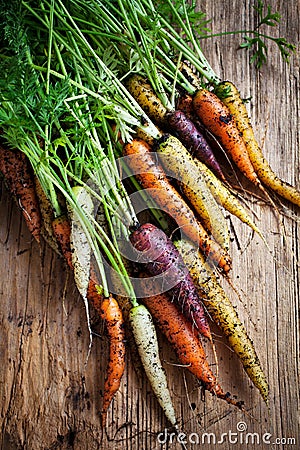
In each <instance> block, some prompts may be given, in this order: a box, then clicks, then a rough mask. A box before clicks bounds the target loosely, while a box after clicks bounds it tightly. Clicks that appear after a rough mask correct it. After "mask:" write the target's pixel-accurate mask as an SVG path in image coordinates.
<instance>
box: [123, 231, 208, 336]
mask: <svg viewBox="0 0 300 450" xmlns="http://www.w3.org/2000/svg"><path fill="white" fill-rule="evenodd" d="M130 242H131V243H132V245H133V247H134V249H135V250H137V252H138V253H137V261H138V262H139V263H140V264H142V265H143V267H144V270H145V271H146V272H147V273H149V274H151V275H153V276H155V278H156V279H157V280H158V281H160V282H161V283H162V284H161V290H162V292H166V291H168V294H169V295H170V296H171V297H172V300H174V302H175V303H176V305H177V307H178V308H179V309H181V310H182V311H183V314H184V315H185V316H186V317H187V318H188V319H189V320H190V322H191V323H192V324H194V325H195V326H196V327H197V328H198V330H199V332H200V333H201V334H203V336H205V337H206V338H208V339H209V340H210V341H211V342H212V336H211V333H210V329H209V325H208V321H207V318H206V316H205V311H204V308H203V305H202V301H201V298H200V296H199V295H198V292H197V290H196V288H195V286H194V284H193V281H192V278H191V276H190V273H189V271H188V269H187V268H186V266H185V264H184V262H183V259H182V257H181V255H180V253H179V251H178V250H177V249H176V248H175V247H174V245H173V243H172V241H171V239H169V238H168V236H167V235H166V234H165V233H164V232H163V231H162V230H160V229H159V228H157V227H156V226H155V225H152V224H150V223H146V224H143V225H140V226H139V228H137V229H136V230H135V231H133V232H132V233H131V235H130Z"/></svg>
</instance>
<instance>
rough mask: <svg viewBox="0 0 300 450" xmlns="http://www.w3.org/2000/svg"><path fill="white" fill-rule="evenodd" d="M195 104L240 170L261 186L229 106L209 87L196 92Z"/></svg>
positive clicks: (198, 112)
mask: <svg viewBox="0 0 300 450" xmlns="http://www.w3.org/2000/svg"><path fill="white" fill-rule="evenodd" d="M193 104H194V109H195V113H196V114H197V116H198V117H199V118H200V120H201V121H202V123H203V124H204V125H205V126H206V127H207V128H208V130H209V131H210V132H211V133H212V134H213V135H214V136H215V137H216V138H217V139H218V140H219V142H220V143H221V145H222V146H223V148H224V150H225V151H226V152H227V153H228V155H229V156H230V158H231V159H232V160H233V161H234V162H235V164H236V165H237V167H238V168H239V169H240V171H241V172H242V173H243V174H244V175H245V176H246V177H247V178H248V179H249V180H250V181H252V182H253V183H254V184H255V185H258V186H260V181H259V179H258V176H257V174H256V172H255V170H254V168H253V165H252V163H251V161H250V158H249V155H248V151H247V148H246V144H245V142H244V140H243V137H242V136H241V133H240V132H239V131H238V129H237V126H236V122H235V120H234V118H233V116H232V114H230V111H229V109H228V107H227V106H226V105H224V103H223V102H222V101H221V100H220V99H219V97H217V95H216V94H214V93H213V92H210V91H209V90H207V89H199V90H198V91H197V92H196V94H195V96H194V100H193Z"/></svg>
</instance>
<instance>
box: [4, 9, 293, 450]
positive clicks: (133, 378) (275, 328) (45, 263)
mask: <svg viewBox="0 0 300 450" xmlns="http://www.w3.org/2000/svg"><path fill="white" fill-rule="evenodd" d="M253 3H254V2H252V1H250V2H248V1H242V2H241V1H238V0H222V1H221V0H215V1H213V2H212V1H202V2H200V1H199V6H200V7H201V9H202V10H203V11H205V12H206V13H207V17H208V18H211V19H212V23H211V25H210V26H211V28H212V30H213V32H214V33H218V32H221V31H222V32H224V31H229V30H238V29H249V28H252V27H253V25H254V23H255V22H254V20H256V19H255V13H254V11H253V9H252V4H253ZM269 3H270V4H271V5H272V7H274V8H276V7H279V9H280V11H281V14H282V20H281V24H280V26H279V28H276V29H271V30H269V31H270V32H271V33H273V34H274V36H277V35H278V36H279V35H280V36H285V37H286V38H287V40H288V41H292V42H294V43H296V44H297V45H298V44H299V34H300V24H299V18H300V6H299V1H297V0H290V1H289V2H282V1H280V2H277V1H275V0H271V1H270V2H269ZM240 41H241V36H240V35H236V36H226V37H222V38H215V39H210V40H207V41H206V42H203V47H204V49H205V52H206V55H207V56H208V59H209V60H210V61H211V65H212V66H213V68H214V69H215V71H216V72H217V73H218V74H219V75H220V76H221V77H222V78H224V79H230V80H232V81H234V82H235V83H236V84H237V85H238V86H239V87H240V90H241V92H242V96H243V97H244V98H249V97H251V101H250V103H249V104H248V108H249V111H250V112H251V117H252V122H253V125H254V128H255V131H256V135H257V137H258V139H259V140H260V142H262V143H263V149H264V153H265V155H266V157H267V159H268V160H269V161H270V163H271V166H272V167H273V168H274V169H275V171H276V172H277V173H278V174H279V175H280V176H281V177H282V178H283V179H285V180H287V181H288V182H290V183H292V184H294V185H296V186H297V187H298V188H300V180H299V173H300V152H299V116H300V97H299V47H298V48H297V53H296V54H295V55H294V56H293V57H292V59H291V63H290V65H287V64H285V63H283V61H282V60H281V58H280V56H279V53H278V51H277V49H276V48H275V45H273V44H271V46H270V48H269V58H268V64H267V65H265V66H263V67H262V68H261V70H259V71H257V70H256V69H255V68H254V67H253V66H250V65H249V57H250V55H249V54H248V53H247V52H246V51H245V50H238V44H239V43H240ZM0 200H1V201H0V211H1V213H0V217H1V224H0V240H1V246H0V273H1V277H0V294H1V297H0V299H1V309H0V356H1V360H0V361H1V365H0V399H1V400H0V407H1V416H0V417H1V418H0V420H1V444H2V446H1V449H2V450H17V449H18V450H19V449H26V450H42V449H43V450H46V449H47V450H54V449H75V450H85V449H87V450H94V449H107V450H112V449H114V450H125V449H126V450H140V449H143V450H150V449H151V450H154V449H167V448H168V449H179V448H181V447H180V445H179V444H178V442H176V440H175V439H174V440H173V443H172V444H169V445H168V446H167V445H163V442H164V438H165V435H164V430H165V428H167V427H168V423H167V422H166V420H165V418H164V415H163V414H162V411H161V409H160V407H159V406H158V404H157V402H156V400H155V398H154V396H153V394H152V392H151V389H150V387H149V384H148V383H147V382H146V381H145V379H140V378H138V376H137V375H136V373H135V371H134V367H133V365H132V361H131V359H130V356H129V357H128V359H127V368H126V373H125V376H124V378H123V381H122V386H121V389H120V391H119V392H118V393H117V395H116V397H115V400H114V402H113V405H112V407H111V408H110V411H109V415H108V428H107V431H106V433H102V431H101V428H100V425H99V414H98V413H99V409H100V407H101V390H102V388H103V382H104V374H105V367H106V361H107V351H108V347H107V338H106V336H105V333H104V330H103V326H102V323H101V321H100V320H99V319H98V317H97V315H96V314H95V313H94V312H93V311H91V315H92V327H93V331H94V332H95V336H94V341H93V347H92V352H91V356H90V358H89V360H88V364H87V367H86V368H85V366H84V364H85V359H86V356H87V351H88V344H89V335H88V330H87V325H86V317H85V310H84V304H83V302H82V300H81V298H80V297H79V294H78V292H77V290H76V288H75V286H74V283H73V281H72V276H71V274H70V273H69V271H68V270H66V268H65V265H64V262H63V261H62V260H61V259H60V258H59V257H58V256H57V255H56V254H55V253H54V252H53V251H52V250H51V248H50V247H49V246H48V245H47V244H45V242H42V243H41V245H40V246H38V245H37V244H36V243H35V242H33V241H32V239H31V236H30V235H29V232H28V231H27V228H26V225H25V223H24V220H23V218H22V216H21V214H20V211H19V209H18V207H17V206H16V205H15V203H14V202H13V201H12V200H11V198H10V196H9V194H8V193H7V191H6V189H5V187H4V185H3V186H2V190H1V197H0ZM248 205H249V206H250V207H251V208H252V209H253V212H254V214H255V215H254V216H253V217H255V220H256V223H257V224H258V225H259V227H260V229H261V230H263V232H264V234H265V236H266V239H267V241H268V244H269V246H270V248H271V251H272V253H273V255H275V257H274V256H272V255H271V254H270V253H269V251H268V250H267V249H266V246H265V245H264V244H263V242H262V241H261V240H260V239H259V237H257V236H253V235H252V234H251V232H250V231H249V229H247V227H246V226H244V225H241V224H240V223H239V222H238V221H237V220H234V219H232V220H231V226H232V246H231V253H232V255H233V271H232V280H233V283H234V285H235V286H236V288H237V289H238V291H239V292H240V293H242V302H241V301H239V300H238V298H237V296H236V294H235V293H234V292H233V291H232V290H231V289H230V288H229V287H228V285H224V287H225V289H226V290H227V291H228V294H229V295H230V298H231V299H232V301H233V302H234V304H235V305H236V308H237V310H238V313H239V315H240V317H241V319H242V320H243V321H244V323H245V325H246V327H247V329H248V331H249V334H250V335H251V337H252V339H253V342H254V345H255V347H256V348H257V352H258V354H259V357H260V359H261V363H262V366H263V367H264V370H265V371H266V374H267V376H268V380H269V384H270V410H269V412H268V410H267V408H266V406H265V405H264V403H263V401H262V400H261V398H260V396H259V394H258V392H257V390H256V389H255V388H253V386H252V384H251V382H250V381H249V380H248V378H247V376H246V375H245V373H244V372H243V369H242V367H241V364H240V363H239V361H238V359H237V358H236V356H235V355H234V354H233V353H232V352H231V351H230V350H229V349H228V347H227V345H226V342H225V341H224V340H223V339H222V337H221V336H220V335H219V334H216V336H215V341H216V346H217V353H218V357H219V380H220V383H221V384H222V385H223V386H224V389H226V390H228V391H230V392H231V393H233V394H236V395H237V396H238V397H239V398H240V399H243V400H244V401H245V404H246V405H247V407H248V408H249V414H248V415H244V414H243V413H242V412H240V411H239V410H237V409H235V408H234V407H231V406H229V405H227V404H226V403H225V402H224V401H222V400H217V399H216V398H215V397H212V396H211V395H210V394H209V393H205V394H204V393H203V392H202V390H201V387H200V386H199V384H198V383H197V382H196V381H195V379H194V378H193V377H192V376H190V375H189V373H187V371H186V370H185V369H184V368H183V367H180V366H178V365H177V361H176V359H175V357H174V354H173V352H172V350H171V349H170V347H169V346H168V344H166V342H165V340H164V339H163V337H162V336H161V335H160V334H159V339H160V343H161V356H162V358H163V360H164V365H165V369H166V372H167V376H168V380H169V385H170V389H171V392H172V396H173V398H174V402H175V406H176V410H177V413H178V416H179V417H180V420H181V421H182V424H183V430H184V432H185V433H186V436H185V440H186V441H187V443H188V448H190V449H198V448H206V449H209V448H221V449H224V450H225V449H226V450H227V449H233V448H234V449H242V448H243V449H244V448H248V446H247V445H246V444H245V443H246V441H245V439H246V433H247V432H249V433H251V435H250V436H248V442H249V448H251V449H261V448H276V449H282V448H285V449H289V448H299V445H300V443H299V439H300V435H299V428H298V425H297V421H298V416H297V407H298V406H299V402H298V400H299V373H298V371H299V365H298V358H299V353H298V350H299V342H298V339H299V328H298V325H299V322H298V318H299V317H298V311H299V309H298V308H299V288H298V285H299V261H298V260H299V227H298V222H299V219H300V216H299V210H297V209H296V208H294V207H288V208H286V212H287V215H286V216H284V217H283V223H284V227H285V237H284V239H283V236H282V234H281V230H280V228H279V226H278V218H277V216H276V214H274V210H273V208H272V207H270V206H269V205H267V204H266V203H264V202H263V201H259V200H257V198H256V197H252V198H251V197H249V202H248ZM285 205H286V206H287V204H285ZM216 333H218V332H217V331H216ZM245 429H246V430H245ZM159 433H161V434H159ZM205 433H210V435H205ZM222 433H226V435H223V438H222ZM233 433H237V434H236V435H235V434H233ZM276 438H278V439H279V440H282V439H286V441H284V440H282V441H281V442H282V443H284V442H286V443H288V441H287V439H288V438H295V439H296V441H297V445H292V444H291V441H290V444H287V445H285V446H283V445H282V444H278V445H273V446H272V445H268V442H269V443H275V440H276ZM214 439H215V440H216V445H215V446H214V445H213V442H214ZM222 439H223V443H218V442H220V441H221V440H222ZM236 439H237V440H238V443H235V440H236ZM243 439H244V440H243ZM252 439H253V440H254V441H253V442H254V443H253V444H251V441H252ZM264 440H265V441H268V442H264ZM202 441H203V442H204V444H202ZM258 441H259V443H257V442H258ZM197 442H198V443H197ZM209 442H210V443H209ZM250 444H251V445H250Z"/></svg>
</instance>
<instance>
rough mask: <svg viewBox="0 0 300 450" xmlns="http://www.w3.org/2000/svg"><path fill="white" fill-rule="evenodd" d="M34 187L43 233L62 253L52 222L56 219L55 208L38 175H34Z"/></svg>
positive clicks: (53, 246)
mask: <svg viewBox="0 0 300 450" xmlns="http://www.w3.org/2000/svg"><path fill="white" fill-rule="evenodd" d="M34 187H35V192H36V196H37V199H38V202H39V208H40V212H41V220H42V226H41V235H42V236H43V238H44V239H45V241H46V242H47V243H48V244H49V245H50V247H51V248H52V249H53V250H54V251H55V252H56V253H60V250H59V246H58V242H57V240H56V239H55V236H54V232H53V228H52V223H53V220H54V210H53V207H52V203H51V202H50V200H49V198H48V197H47V196H46V194H45V191H44V189H43V187H42V185H41V183H40V181H39V179H38V177H37V176H34Z"/></svg>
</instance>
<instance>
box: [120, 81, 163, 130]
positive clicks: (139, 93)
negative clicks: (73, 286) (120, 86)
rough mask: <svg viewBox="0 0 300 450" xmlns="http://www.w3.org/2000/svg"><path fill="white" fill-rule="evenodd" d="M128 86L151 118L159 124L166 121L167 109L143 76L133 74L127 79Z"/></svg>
mask: <svg viewBox="0 0 300 450" xmlns="http://www.w3.org/2000/svg"><path fill="white" fill-rule="evenodd" d="M126 86H127V89H128V91H129V92H130V93H131V95H132V96H133V97H134V98H135V100H136V101H137V102H138V103H139V105H140V106H141V107H142V108H143V110H144V111H145V113H146V114H147V116H149V117H150V119H152V120H154V122H156V123H157V124H158V125H161V124H164V123H165V116H166V113H167V109H166V108H165V106H164V105H163V103H162V102H161V100H160V99H159V98H158V97H157V95H156V94H155V92H154V91H153V89H152V87H151V85H150V84H149V83H148V82H147V81H146V80H145V79H144V78H143V77H141V76H140V75H133V76H132V77H130V78H129V80H128V81H127V83H126Z"/></svg>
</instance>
